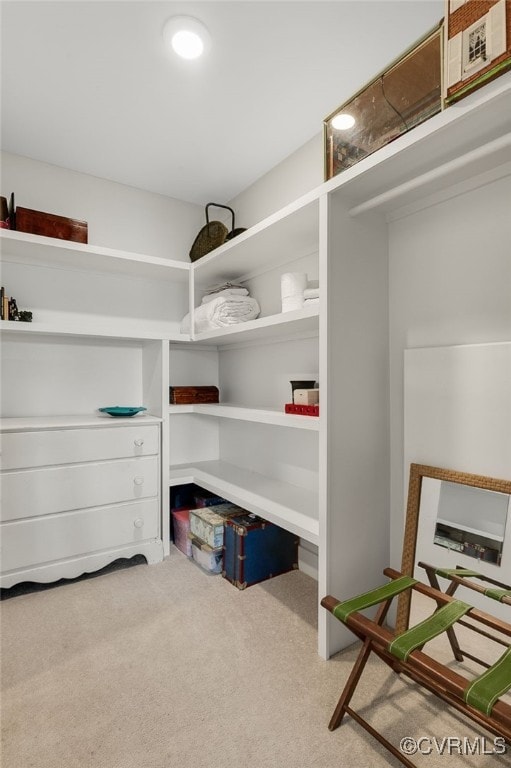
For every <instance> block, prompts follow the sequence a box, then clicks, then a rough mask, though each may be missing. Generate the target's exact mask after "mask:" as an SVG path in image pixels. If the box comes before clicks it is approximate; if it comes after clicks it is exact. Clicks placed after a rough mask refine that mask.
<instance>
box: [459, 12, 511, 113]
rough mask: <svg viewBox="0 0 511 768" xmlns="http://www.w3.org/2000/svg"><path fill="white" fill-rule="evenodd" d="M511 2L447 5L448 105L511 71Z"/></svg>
mask: <svg viewBox="0 0 511 768" xmlns="http://www.w3.org/2000/svg"><path fill="white" fill-rule="evenodd" d="M510 16H511V2H509V0H507V2H506V0H489V1H488V2H485V3H463V2H460V0H457V2H450V3H447V4H446V13H445V27H446V35H445V39H446V44H445V84H446V88H447V95H446V98H445V104H446V105H447V106H450V105H451V104H454V102H456V101H459V99H462V98H463V97H464V96H467V95H468V94H469V93H471V92H472V91H474V90H475V89H476V88H480V87H481V86H482V85H485V84H486V83H487V82H489V81H490V80H494V79H495V78H496V77H498V76H499V75H502V74H503V73H504V72H506V71H507V70H509V69H510V68H511V19H510Z"/></svg>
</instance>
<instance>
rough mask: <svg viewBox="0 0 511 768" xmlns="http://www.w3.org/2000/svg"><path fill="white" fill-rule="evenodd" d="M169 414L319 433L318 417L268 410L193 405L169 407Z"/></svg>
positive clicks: (227, 405) (232, 406)
mask: <svg viewBox="0 0 511 768" xmlns="http://www.w3.org/2000/svg"><path fill="white" fill-rule="evenodd" d="M169 413H170V414H171V415H172V414H178V413H198V414H202V415H203V416H215V417H217V418H221V419H236V420H239V421H253V422H256V423H257V424H272V425H274V426H278V427H294V428H296V429H306V430H312V431H315V432H317V431H319V417H318V416H300V415H297V414H293V413H285V412H284V411H283V410H281V411H279V410H277V409H270V408H247V407H246V406H239V405H231V404H228V403H207V404H206V403H200V404H199V403H194V404H190V405H170V406H169Z"/></svg>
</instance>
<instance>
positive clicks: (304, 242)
mask: <svg viewBox="0 0 511 768" xmlns="http://www.w3.org/2000/svg"><path fill="white" fill-rule="evenodd" d="M318 197H319V192H318V190H314V191H313V192H312V193H310V194H308V195H304V196H303V197H301V198H299V199H298V200H297V201H295V202H294V203H292V204H290V205H287V206H286V207H285V208H282V209H281V210H280V211H278V212H277V213H275V214H273V215H272V216H268V217H267V218H266V219H263V221H260V222H259V223H258V224H255V225H254V226H253V227H250V229H247V230H246V232H242V233H241V234H240V235H238V236H237V237H235V238H233V240H229V241H228V242H227V243H224V245H222V246H220V247H219V248H215V250H214V251H212V252H211V253H208V254H207V255H206V256H203V257H202V258H201V259H199V260H198V261H196V262H195V263H194V264H193V273H194V279H195V282H196V283H200V284H201V285H209V284H212V283H218V282H224V281H226V280H233V279H238V280H239V279H243V278H244V277H246V276H247V275H248V274H250V273H252V272H254V271H263V270H265V269H273V268H274V267H277V266H279V265H281V264H285V263H287V262H289V261H292V260H295V259H299V258H300V257H302V256H308V255H309V254H311V253H317V252H318V240H319V203H318Z"/></svg>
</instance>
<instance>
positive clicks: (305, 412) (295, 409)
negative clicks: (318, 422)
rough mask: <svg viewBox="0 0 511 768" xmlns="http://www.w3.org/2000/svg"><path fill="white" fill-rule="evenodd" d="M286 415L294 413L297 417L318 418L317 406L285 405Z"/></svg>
mask: <svg viewBox="0 0 511 768" xmlns="http://www.w3.org/2000/svg"><path fill="white" fill-rule="evenodd" d="M284 407H285V412H286V413H295V414H298V415H299V416H319V405H297V404H296V403H286V404H285V406H284Z"/></svg>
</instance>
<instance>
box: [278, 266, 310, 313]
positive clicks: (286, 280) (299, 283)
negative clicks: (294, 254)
mask: <svg viewBox="0 0 511 768" xmlns="http://www.w3.org/2000/svg"><path fill="white" fill-rule="evenodd" d="M306 287H307V275H306V273H305V272H285V273H284V274H283V275H282V276H281V278H280V297H281V299H282V311H283V312H291V311H293V310H294V309H301V308H302V307H303V292H304V290H305V288H306Z"/></svg>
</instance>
